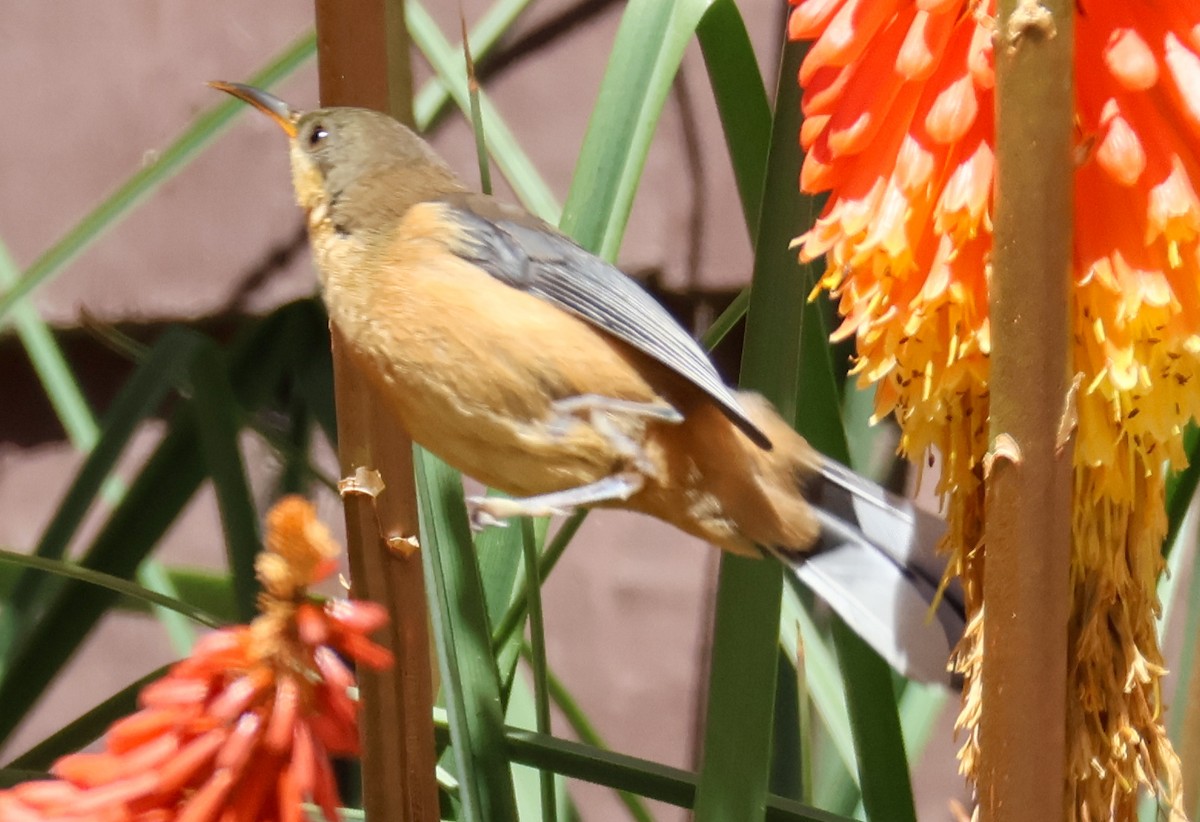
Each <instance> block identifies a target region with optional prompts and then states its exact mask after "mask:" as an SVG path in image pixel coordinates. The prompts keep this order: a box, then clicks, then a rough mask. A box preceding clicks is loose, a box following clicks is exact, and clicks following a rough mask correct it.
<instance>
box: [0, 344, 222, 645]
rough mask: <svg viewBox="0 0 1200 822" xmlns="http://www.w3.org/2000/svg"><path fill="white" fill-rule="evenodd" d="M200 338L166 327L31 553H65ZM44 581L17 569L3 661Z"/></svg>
mask: <svg viewBox="0 0 1200 822" xmlns="http://www.w3.org/2000/svg"><path fill="white" fill-rule="evenodd" d="M201 342H202V338H201V337H200V336H199V335H197V334H195V333H194V332H191V331H188V330H185V329H182V328H175V327H173V328H170V329H168V330H167V331H166V332H165V333H164V334H163V336H162V338H161V339H160V340H159V341H158V343H156V345H155V346H154V348H153V350H152V351H151V353H150V355H149V356H148V357H147V359H146V360H145V361H144V362H143V363H142V364H141V365H140V366H139V367H138V368H137V370H136V371H135V372H134V374H133V375H132V376H131V377H130V378H129V379H128V380H127V381H126V383H125V385H123V386H122V387H121V390H120V391H119V392H118V393H117V396H116V398H115V399H114V400H113V402H112V404H111V406H110V407H109V410H108V413H107V414H106V415H105V418H104V423H103V426H102V428H101V433H100V438H99V439H98V440H97V441H96V444H95V447H93V449H92V451H91V453H90V454H88V456H87V458H86V459H85V460H84V463H83V465H82V467H81V468H80V470H79V472H78V473H77V474H76V475H75V478H74V479H73V480H72V482H71V485H70V486H69V487H68V489H67V492H66V494H65V495H64V497H63V500H62V502H61V503H59V506H58V510H57V511H55V513H54V516H53V517H52V518H51V520H50V523H49V524H48V525H47V526H46V529H45V530H44V531H43V532H42V537H41V539H40V540H39V541H38V544H37V546H36V548H35V549H34V555H35V556H38V557H42V558H44V559H59V558H61V557H62V556H63V555H64V554H65V553H66V549H67V545H68V544H69V543H70V541H71V539H72V538H73V537H74V535H75V534H76V532H77V531H78V529H79V526H80V524H81V523H82V521H83V518H84V516H85V515H86V514H87V512H88V511H89V510H91V508H92V505H93V504H94V502H95V500H96V498H97V496H98V495H99V494H100V490H101V488H102V486H103V485H104V482H105V481H106V480H107V479H108V477H109V476H110V474H111V472H112V470H113V468H114V467H115V465H116V462H117V459H118V458H119V457H120V455H121V454H122V452H123V451H124V450H125V447H126V445H127V444H128V443H129V440H130V438H131V437H132V436H133V432H134V430H135V429H136V427H137V426H138V424H139V423H141V422H142V421H143V420H144V419H145V418H146V417H148V416H149V415H150V414H152V413H154V411H155V410H156V409H157V408H158V407H159V405H161V403H162V401H163V399H164V397H165V396H166V395H167V393H168V392H169V391H170V390H171V389H172V388H175V387H177V386H178V385H179V383H180V382H181V381H182V380H183V378H184V376H185V375H186V369H187V367H188V365H189V364H190V362H191V360H192V358H193V357H194V356H195V352H196V350H197V348H198V346H199V345H200V344H201ZM48 587H50V586H48V585H47V579H46V578H45V577H43V576H41V575H40V574H36V573H22V574H21V575H20V576H19V577H18V578H17V581H16V582H15V583H14V585H13V589H12V596H11V599H10V601H9V607H8V608H7V609H6V613H5V619H4V621H3V625H2V627H0V631H2V632H3V633H2V638H0V647H3V648H4V649H5V660H6V661H7V659H8V657H9V654H10V653H11V652H12V649H13V642H14V640H15V638H16V637H19V636H22V635H23V634H24V633H25V632H26V630H27V628H28V619H29V616H30V614H31V613H33V611H34V605H35V604H36V603H40V602H41V601H42V600H43V598H44V596H43V593H44V591H45V590H46V589H47V588H48Z"/></svg>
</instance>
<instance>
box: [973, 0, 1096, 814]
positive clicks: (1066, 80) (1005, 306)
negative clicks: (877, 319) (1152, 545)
mask: <svg viewBox="0 0 1200 822" xmlns="http://www.w3.org/2000/svg"><path fill="white" fill-rule="evenodd" d="M1073 13H1074V2H1073V0H1040V2H1039V0H1002V2H1001V3H1000V17H999V20H998V23H997V30H996V34H995V37H996V41H995V42H996V47H995V48H996V164H997V165H996V168H997V187H996V213H995V249H994V254H993V258H992V261H993V270H992V279H991V308H990V312H991V313H990V316H991V339H992V351H991V380H990V389H989V390H990V395H991V427H990V432H989V442H990V449H989V451H990V458H989V459H988V460H987V461H986V462H985V466H986V468H985V480H986V484H987V524H986V533H985V545H986V548H985V555H984V589H983V598H984V606H983V608H984V610H983V614H984V622H983V625H984V627H983V642H984V645H983V647H984V653H983V673H982V682H983V697H982V698H983V702H982V710H981V720H980V770H979V775H978V776H979V783H978V799H979V812H980V818H981V819H983V820H985V821H986V820H992V821H993V822H1002V821H1006V820H1013V822H1016V821H1017V820H1021V822H1024V821H1025V820H1030V819H1052V818H1055V817H1056V816H1057V815H1058V813H1061V811H1062V809H1063V808H1064V796H1065V794H1064V787H1065V760H1066V741H1065V739H1066V699H1067V689H1066V674H1067V620H1068V609H1069V603H1070V594H1069V570H1070V555H1071V479H1072V470H1071V461H1072V451H1073V430H1074V428H1073V420H1071V419H1070V417H1071V411H1070V408H1071V407H1073V405H1072V404H1071V403H1070V402H1069V396H1070V392H1071V390H1072V389H1071V388H1070V379H1069V368H1070V359H1069V351H1070V349H1069V343H1070V335H1069V328H1070V325H1069V323H1070V313H1069V308H1070V297H1071V292H1070V263H1071V236H1072V222H1071V218H1072V187H1073V172H1074V164H1073V162H1072V122H1073V121H1072V114H1073V111H1074V97H1073V93H1074V90H1073V85H1072V82H1073V47H1074V38H1073V27H1074V22H1073V20H1072V15H1073ZM1056 808H1057V809H1059V811H1058V812H1057V813H1056V812H1055V810H1054V809H1056Z"/></svg>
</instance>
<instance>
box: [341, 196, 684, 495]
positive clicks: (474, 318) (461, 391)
mask: <svg viewBox="0 0 1200 822" xmlns="http://www.w3.org/2000/svg"><path fill="white" fill-rule="evenodd" d="M441 211H442V210H441V207H440V206H438V205H437V204H432V203H426V204H421V205H418V206H415V207H413V208H411V209H410V210H409V211H408V212H407V214H406V216H405V217H404V218H403V220H402V221H401V222H400V223H399V225H398V226H397V230H396V232H395V233H394V235H393V236H392V237H391V238H390V239H389V240H388V241H387V242H386V243H382V244H380V245H379V246H378V247H377V248H376V249H374V250H367V249H357V250H355V249H345V248H343V249H340V250H339V249H337V248H335V247H333V246H332V245H330V246H329V247H326V248H324V249H321V248H318V262H319V264H320V265H321V266H322V275H323V276H322V279H323V281H324V286H325V300H326V304H327V305H328V307H329V311H330V315H331V318H332V320H333V321H334V322H335V323H337V325H338V327H339V329H340V330H341V331H342V333H343V334H344V335H345V336H346V337H347V338H348V340H349V341H350V342H351V345H352V347H353V349H354V351H355V354H356V356H359V357H363V358H365V359H366V360H368V361H369V363H368V364H369V365H371V366H372V367H370V368H368V369H366V370H367V372H368V373H370V374H372V375H374V377H375V379H377V380H378V382H379V384H380V387H381V388H382V390H383V392H384V394H385V396H386V397H387V400H388V402H389V403H390V405H391V406H392V407H393V409H394V410H395V411H396V413H397V414H398V416H399V418H400V420H401V422H402V423H403V424H404V426H405V428H406V429H408V431H409V433H410V434H411V435H412V437H413V439H414V440H416V441H417V442H419V443H421V444H422V445H424V446H426V447H427V448H429V449H430V450H432V451H434V452H436V453H438V454H439V455H440V456H441V457H442V458H443V459H445V460H446V461H447V462H449V463H451V464H452V465H454V466H455V467H457V468H458V469H460V470H461V471H463V472H464V473H467V474H469V475H471V476H473V477H475V478H477V479H479V480H481V481H483V482H485V483H487V484H488V485H491V486H493V487H496V488H499V489H501V490H504V491H507V492H509V493H513V494H521V495H528V494H537V493H545V492H548V491H554V490H561V489H563V488H570V487H575V486H578V485H582V484H585V483H588V482H594V481H596V480H598V479H601V478H603V477H605V476H608V475H609V474H611V473H612V472H613V471H614V470H615V469H617V468H618V467H619V465H618V463H619V462H620V457H619V455H617V454H616V453H615V452H614V451H613V449H612V446H611V443H610V442H609V441H608V440H606V439H605V438H604V437H602V436H600V435H599V434H597V433H596V432H595V431H594V430H593V429H592V428H591V427H590V426H589V425H587V424H586V423H585V421H583V420H578V421H574V422H573V423H572V424H568V425H566V426H563V425H562V420H561V419H560V418H559V415H557V414H556V413H555V411H554V409H553V408H552V403H553V402H554V401H555V400H558V399H563V398H566V397H573V396H579V395H581V394H601V395H604V396H606V397H614V398H620V399H626V400H632V401H635V402H643V403H662V402H664V400H663V398H662V397H661V396H660V394H659V392H658V391H656V390H655V388H654V386H653V385H652V384H651V380H650V379H649V378H648V373H647V372H648V371H652V370H653V365H652V364H650V363H648V362H647V361H646V358H645V357H643V356H642V355H640V354H638V353H637V352H634V351H632V350H630V349H629V348H628V347H627V346H625V345H624V344H622V343H620V342H618V341H616V340H614V339H613V338H611V337H609V336H608V335H606V334H604V333H603V332H601V331H599V330H597V329H595V328H593V327H592V326H590V325H588V324H587V323H585V322H584V321H582V320H580V319H577V318H576V317H574V316H572V315H570V314H568V313H566V312H564V311H562V310H560V309H558V308H556V307H555V306H553V305H551V304H549V303H547V302H545V301H543V300H541V299H540V298H538V297H535V296H533V295H530V294H527V293H525V292H522V291H520V290H518V289H515V288H512V287H510V286H508V285H505V284H504V283H502V282H500V281H499V280H496V279H495V278H493V277H492V276H491V275H489V274H488V273H487V272H485V271H483V270H482V269H480V268H478V267H477V266H475V265H473V264H472V263H470V262H469V261H466V260H464V259H462V258H460V257H458V256H456V255H455V254H453V253H452V252H451V251H450V241H451V240H452V239H453V237H454V234H453V232H454V231H456V230H457V228H456V227H455V225H454V224H453V223H447V222H446V221H445V220H444V219H443V218H442V216H441ZM331 242H334V243H336V242H337V240H336V239H333V240H332V241H331ZM568 422H571V421H568Z"/></svg>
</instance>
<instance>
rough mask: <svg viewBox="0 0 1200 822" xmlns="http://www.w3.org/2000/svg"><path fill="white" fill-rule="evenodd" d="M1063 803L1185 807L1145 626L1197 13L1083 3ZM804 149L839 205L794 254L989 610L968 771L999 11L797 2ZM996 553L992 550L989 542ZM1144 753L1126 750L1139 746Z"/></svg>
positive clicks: (967, 702) (1188, 231) (1189, 145)
mask: <svg viewBox="0 0 1200 822" xmlns="http://www.w3.org/2000/svg"><path fill="white" fill-rule="evenodd" d="M1076 5H1077V9H1078V14H1077V15H1076V17H1075V20H1076V23H1075V25H1076V38H1075V39H1076V64H1077V65H1078V66H1079V67H1080V68H1079V71H1078V72H1077V80H1078V82H1077V84H1076V97H1077V99H1076V111H1075V117H1076V122H1077V123H1078V147H1077V152H1076V154H1077V163H1078V167H1077V173H1076V190H1075V202H1076V204H1077V215H1076V226H1075V235H1074V244H1075V247H1074V264H1073V267H1074V271H1073V275H1074V281H1075V283H1076V293H1075V299H1074V307H1075V308H1074V310H1075V318H1074V324H1075V327H1074V328H1073V329H1072V338H1073V339H1074V340H1075V351H1074V367H1075V369H1076V370H1077V371H1078V372H1079V373H1080V374H1081V375H1082V385H1081V390H1080V394H1079V396H1078V397H1077V399H1078V418H1079V425H1078V437H1077V446H1076V449H1075V467H1076V470H1075V488H1074V498H1075V501H1076V502H1075V504H1076V514H1075V518H1074V525H1073V531H1072V543H1073V549H1072V551H1073V565H1074V567H1073V570H1072V579H1073V585H1075V586H1076V587H1075V589H1074V591H1073V593H1072V616H1071V626H1072V628H1071V641H1072V643H1073V644H1072V661H1071V671H1072V674H1071V675H1072V677H1073V679H1072V682H1071V685H1070V687H1071V689H1072V691H1071V693H1070V694H1069V699H1068V702H1069V707H1070V711H1071V714H1070V716H1069V718H1068V721H1069V723H1071V724H1070V727H1069V728H1068V733H1067V739H1068V740H1069V744H1070V746H1071V747H1070V750H1069V762H1068V770H1069V772H1070V776H1069V779H1070V780H1071V784H1070V785H1069V786H1068V789H1069V794H1068V795H1069V797H1070V800H1069V802H1070V803H1071V807H1072V810H1073V813H1074V814H1075V818H1078V819H1083V818H1091V819H1100V818H1109V817H1110V816H1113V815H1115V816H1116V817H1117V818H1125V817H1126V816H1128V815H1129V814H1131V813H1132V812H1133V808H1134V806H1135V803H1136V791H1135V788H1136V787H1137V786H1138V785H1141V786H1144V787H1147V788H1150V789H1161V792H1162V794H1163V796H1164V798H1165V799H1166V800H1167V802H1168V804H1169V805H1170V806H1171V807H1172V808H1173V809H1176V810H1177V808H1178V806H1177V804H1176V800H1177V799H1178V773H1179V769H1178V761H1177V759H1176V757H1175V754H1174V752H1173V751H1172V750H1171V746H1170V743H1169V742H1168V741H1167V739H1166V736H1165V733H1164V731H1163V728H1162V724H1161V717H1162V705H1161V697H1160V685H1159V679H1160V677H1161V675H1162V672H1163V666H1162V660H1161V654H1160V652H1159V650H1158V646H1157V638H1156V632H1155V625H1154V616H1155V610H1156V608H1157V600H1156V594H1155V582H1156V580H1157V576H1158V574H1159V572H1160V569H1161V553H1160V543H1161V540H1162V537H1163V534H1164V533H1165V528H1166V515H1165V512H1164V508H1163V502H1162V500H1163V494H1164V482H1165V475H1164V469H1163V460H1164V459H1170V460H1172V461H1174V462H1175V463H1176V464H1177V465H1178V464H1181V463H1182V461H1183V460H1184V454H1183V448H1182V439H1181V432H1182V430H1183V428H1184V427H1185V425H1186V423H1187V422H1188V420H1189V419H1192V420H1194V419H1197V418H1198V417H1200V196H1198V194H1197V189H1198V188H1200V149H1198V148H1197V147H1198V146H1200V4H1198V3H1191V2H1189V3H1143V2H1119V0H1078V2H1077V4H1076ZM793 6H794V7H795V8H794V9H793V11H792V13H791V16H790V20H789V35H790V36H791V37H792V38H793V39H812V40H814V41H815V42H814V43H813V45H812V46H811V47H810V50H809V53H808V55H807V57H806V59H805V61H804V64H803V67H802V69H801V72H800V82H801V84H802V85H803V86H804V96H803V101H802V104H801V107H802V110H803V112H804V114H805V118H806V119H805V121H804V123H803V125H802V127H801V133H800V138H801V143H802V145H803V147H804V148H805V150H806V155H805V158H804V165H803V170H802V172H801V179H800V184H801V187H802V188H803V189H804V190H806V191H812V192H815V191H822V190H828V191H829V192H830V196H829V198H828V202H827V204H826V206H825V210H824V212H823V213H822V214H821V216H820V218H819V219H818V220H817V222H816V224H815V225H814V226H813V227H812V228H811V229H810V230H809V231H808V232H807V233H806V234H804V235H803V236H801V237H800V238H798V239H797V241H796V245H797V247H798V248H799V251H800V255H801V257H802V258H803V259H814V258H816V257H819V256H825V257H827V259H828V265H827V268H826V273H825V275H824V277H823V279H822V281H821V283H820V287H821V288H824V289H825V290H828V291H829V292H830V293H831V294H832V296H834V297H835V298H836V299H837V301H838V308H839V311H840V312H841V313H842V315H843V321H842V324H841V326H840V327H839V328H838V330H837V331H836V332H835V337H854V339H855V341H856V345H857V349H858V358H857V361H856V363H855V366H854V373H855V374H857V375H858V378H859V381H860V383H863V384H871V383H874V384H875V386H876V389H877V390H876V406H875V411H876V415H877V416H882V415H884V414H888V413H894V414H895V415H896V419H897V421H898V422H899V424H900V427H901V432H902V434H901V443H900V445H901V449H902V450H903V451H905V452H906V453H908V454H909V455H910V456H913V457H917V458H921V457H923V456H924V453H925V452H926V451H927V450H929V449H937V450H938V451H939V452H940V454H941V456H942V459H943V471H942V475H941V477H940V480H939V484H938V490H939V492H940V493H942V494H944V495H945V496H946V499H947V519H948V521H949V533H948V536H947V543H946V544H947V547H948V549H949V550H950V552H951V554H952V557H951V559H952V561H951V567H952V568H953V569H955V570H956V571H957V572H961V574H962V575H963V582H964V587H965V590H966V596H967V602H968V608H969V609H970V610H971V611H972V612H973V614H974V616H973V618H972V619H971V620H970V621H969V626H968V631H967V636H966V638H965V640H964V642H963V644H962V646H961V647H960V648H959V650H958V653H957V663H956V664H957V667H958V669H959V670H960V671H962V672H963V673H964V676H965V678H966V684H967V688H966V693H965V695H964V707H963V712H962V714H961V716H960V726H961V727H962V728H963V729H965V730H966V731H967V733H966V744H965V746H964V748H963V751H962V763H963V769H964V771H965V772H966V773H968V775H970V774H971V773H972V772H973V769H974V767H975V757H976V751H975V746H976V744H977V736H976V734H975V722H976V721H977V720H978V716H979V710H980V706H979V699H980V692H979V687H978V670H979V662H980V659H979V653H980V631H981V624H982V620H981V619H980V615H979V613H978V608H979V606H980V605H981V603H982V585H983V578H982V573H981V568H982V563H981V558H982V552H981V551H977V550H976V548H977V546H978V545H979V544H980V543H979V541H980V538H981V536H982V533H983V530H982V520H981V518H982V515H983V511H984V506H983V488H982V483H981V481H980V462H981V460H982V458H983V454H984V452H985V450H986V448H987V441H986V436H987V434H986V432H987V411H988V390H987V379H988V351H989V349H990V340H989V326H988V278H989V267H990V258H991V244H992V239H991V210H992V205H993V203H992V198H993V189H994V177H995V168H994V164H995V158H994V155H993V152H992V148H993V141H994V123H993V115H992V109H993V105H994V103H993V86H994V84H995V76H994V69H993V52H992V38H993V35H994V29H995V15H996V8H995V2H994V0H916V2H914V3H899V2H896V0H882V2H877V3H869V4H867V3H858V2H851V0H793ZM984 548H986V546H984ZM1131 740H1133V741H1132V742H1131Z"/></svg>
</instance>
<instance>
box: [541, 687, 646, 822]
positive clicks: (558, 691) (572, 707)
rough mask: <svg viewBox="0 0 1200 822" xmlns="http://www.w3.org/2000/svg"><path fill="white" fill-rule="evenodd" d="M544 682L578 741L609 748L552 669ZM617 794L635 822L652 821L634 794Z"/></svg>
mask: <svg viewBox="0 0 1200 822" xmlns="http://www.w3.org/2000/svg"><path fill="white" fill-rule="evenodd" d="M546 682H547V684H548V685H549V686H550V697H551V699H553V700H554V705H555V707H557V708H558V710H559V712H560V713H561V714H562V716H563V719H565V720H566V722H567V725H568V727H570V729H571V732H572V733H574V734H575V736H576V737H578V738H579V741H580V742H582V743H583V744H585V745H591V746H592V747H593V748H600V749H601V750H606V751H607V750H610V748H609V746H608V745H607V744H606V743H605V741H604V740H603V739H602V738H601V737H600V732H599V731H597V730H596V727H595V726H594V725H592V722H591V720H590V719H588V716H587V714H586V713H584V711H583V709H582V708H581V707H579V703H578V702H576V701H575V697H574V696H572V695H571V692H570V691H569V690H567V686H566V685H564V684H563V682H562V680H561V679H559V678H558V677H556V676H555V675H554V672H553V671H549V670H548V671H547V672H546ZM617 796H618V797H620V799H621V802H622V804H624V805H625V809H626V810H627V811H629V815H630V816H632V817H633V818H634V819H635V820H636V822H654V817H652V816H651V815H650V811H649V810H647V809H646V805H645V803H644V802H642V800H641V798H640V797H638V796H637V795H636V794H632V793H630V792H629V791H617Z"/></svg>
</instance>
